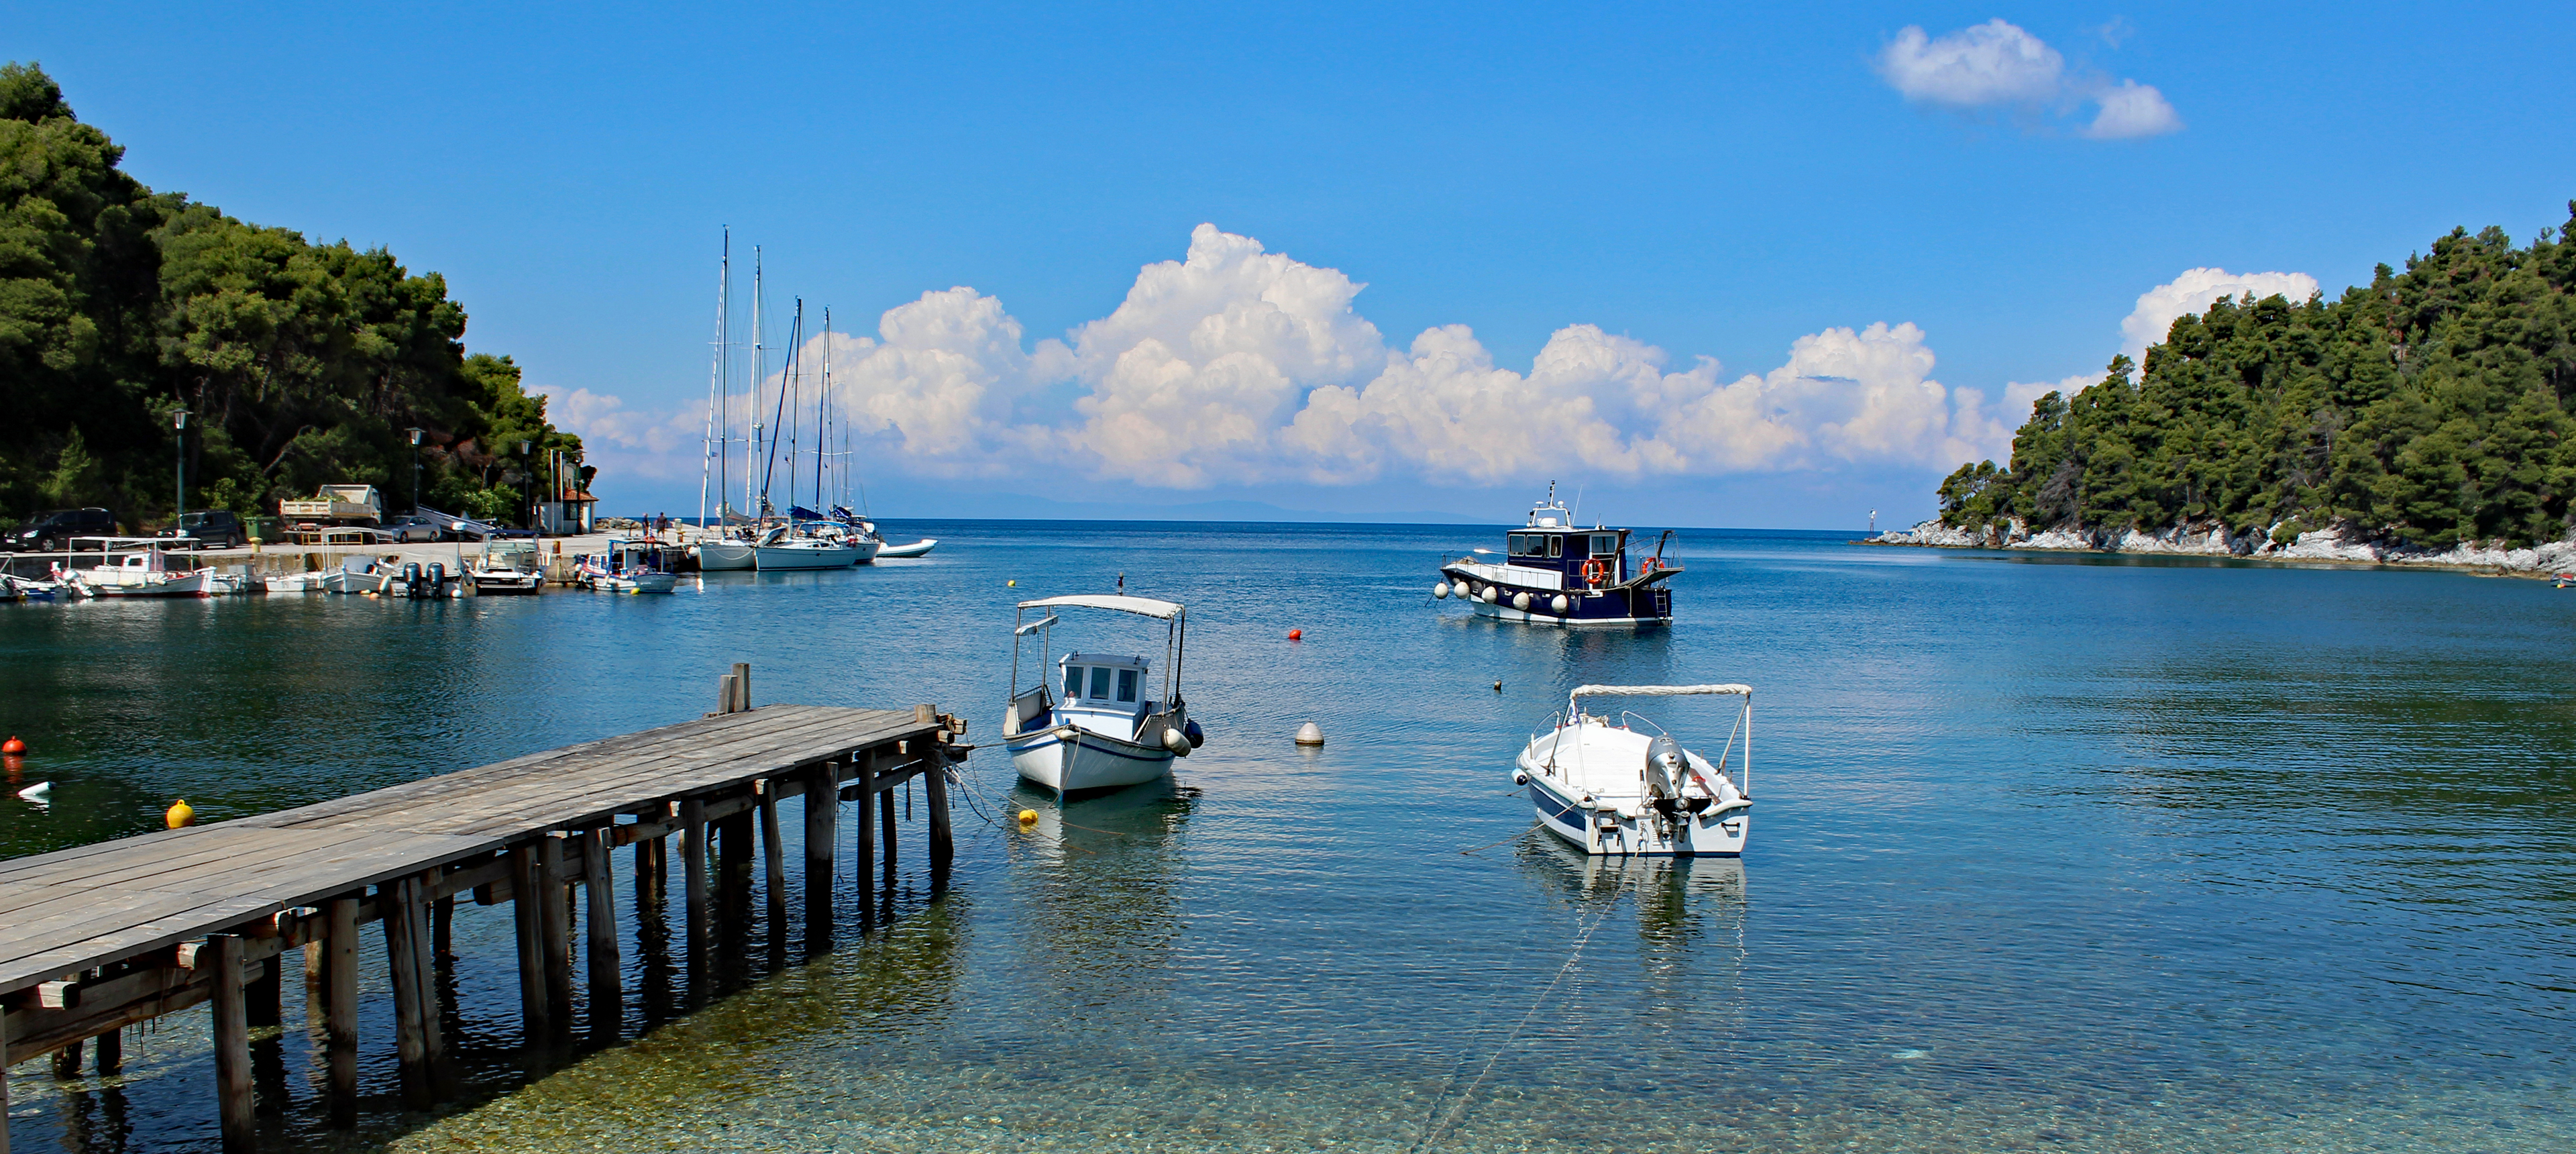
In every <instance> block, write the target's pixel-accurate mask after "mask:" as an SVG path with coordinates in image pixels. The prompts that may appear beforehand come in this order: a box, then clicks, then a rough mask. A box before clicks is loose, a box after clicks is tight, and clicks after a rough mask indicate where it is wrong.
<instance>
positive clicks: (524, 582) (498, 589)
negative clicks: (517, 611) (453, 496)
mask: <svg viewBox="0 0 2576 1154" xmlns="http://www.w3.org/2000/svg"><path fill="white" fill-rule="evenodd" d="M545 591H546V579H545V578H544V577H543V576H541V575H539V574H535V573H506V574H504V573H477V574H475V575H474V595H475V596H477V597H532V596H535V595H536V594H539V593H543V592H545Z"/></svg>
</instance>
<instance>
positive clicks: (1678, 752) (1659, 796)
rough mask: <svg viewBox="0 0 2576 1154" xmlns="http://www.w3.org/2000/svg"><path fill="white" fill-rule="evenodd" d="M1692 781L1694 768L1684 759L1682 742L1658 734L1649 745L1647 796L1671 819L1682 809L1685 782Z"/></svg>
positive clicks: (1647, 756) (1659, 810)
mask: <svg viewBox="0 0 2576 1154" xmlns="http://www.w3.org/2000/svg"><path fill="white" fill-rule="evenodd" d="M1689 778H1690V766H1689V764H1688V763H1686V762H1684V761H1683V760H1682V747H1681V743H1680V742H1677V741H1674V740H1673V739H1672V738H1671V737H1670V736H1667V735H1662V734H1658V735H1656V737H1655V739H1654V740H1653V741H1649V742H1647V743H1646V797H1647V798H1648V799H1649V800H1651V801H1652V802H1653V803H1654V806H1655V809H1656V811H1657V812H1659V813H1662V814H1663V815H1664V816H1666V817H1670V816H1672V814H1673V811H1674V810H1676V809H1679V808H1681V801H1682V782H1684V781H1686V780H1689Z"/></svg>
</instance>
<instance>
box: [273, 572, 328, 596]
mask: <svg viewBox="0 0 2576 1154" xmlns="http://www.w3.org/2000/svg"><path fill="white" fill-rule="evenodd" d="M324 576H325V574H321V573H272V574H270V575H269V576H268V578H267V579H266V580H264V581H262V582H261V583H260V589H259V591H260V592H264V593H319V592H321V591H322V580H323V578H324Z"/></svg>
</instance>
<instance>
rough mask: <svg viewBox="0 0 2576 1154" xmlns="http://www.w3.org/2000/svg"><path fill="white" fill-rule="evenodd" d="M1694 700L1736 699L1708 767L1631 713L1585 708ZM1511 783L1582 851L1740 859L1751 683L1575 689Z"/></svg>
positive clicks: (1747, 822)
mask: <svg viewBox="0 0 2576 1154" xmlns="http://www.w3.org/2000/svg"><path fill="white" fill-rule="evenodd" d="M1696 696H1721V697H1737V698H1741V699H1742V704H1741V706H1740V707H1739V710H1738V712H1737V713H1736V717H1735V725H1734V728H1733V730H1732V731H1731V732H1729V733H1728V734H1727V738H1726V744H1725V745H1724V746H1722V747H1720V749H1719V750H1718V758H1717V761H1716V762H1715V763H1714V764H1712V763H1711V762H1710V761H1709V760H1708V759H1707V758H1705V757H1702V756H1700V755H1699V754H1697V753H1695V752H1692V751H1691V750H1688V749H1685V748H1683V747H1682V744H1681V742H1679V741H1678V740H1676V739H1675V738H1673V737H1672V735H1670V734H1668V733H1666V732H1664V729H1663V727H1662V726H1659V725H1656V724H1655V723H1654V722H1652V721H1648V720H1646V719H1645V718H1643V717H1639V716H1637V715H1636V714H1635V713H1633V712H1628V711H1622V712H1621V713H1620V714H1619V715H1618V716H1617V717H1615V718H1614V717H1601V716H1596V715H1593V714H1588V713H1585V712H1583V699H1584V698H1586V697H1696ZM1640 726H1642V727H1643V728H1642V729H1641V728H1639V727H1640ZM1730 767H1731V768H1733V769H1734V771H1735V773H1734V775H1733V776H1729V775H1728V773H1727V770H1728V769H1729V768H1730ZM1512 780H1513V781H1514V782H1516V783H1518V784H1521V785H1526V786H1528V787H1529V791H1530V804H1531V805H1532V806H1533V807H1535V808H1536V809H1537V810H1538V818H1539V823H1540V824H1542V825H1545V826H1546V827H1547V829H1548V832H1550V833H1553V834H1555V835H1557V836H1558V837H1561V838H1564V839H1565V840H1566V841H1568V842H1571V843H1573V844H1575V845H1577V846H1580V847H1582V848H1583V850H1584V852H1586V853H1593V854H1623V855H1625V854H1634V855H1646V856H1673V857H1688V856H1693V855H1710V856H1717V857H1735V856H1739V855H1741V854H1742V853H1743V852H1744V839H1745V836H1746V834H1747V833H1748V832H1750V829H1751V826H1752V815H1753V687H1752V686H1749V685H1586V686H1582V687H1579V688H1577V689H1576V690H1575V691H1574V692H1573V693H1572V694H1569V695H1568V696H1567V698H1566V703H1565V712H1564V713H1563V714H1560V715H1558V716H1557V717H1556V718H1555V719H1554V724H1553V725H1551V726H1550V727H1549V729H1548V730H1547V731H1546V732H1543V733H1539V734H1537V735H1534V736H1532V737H1531V738H1530V742H1529V745H1528V746H1527V747H1525V748H1523V749H1522V750H1521V754H1520V758H1519V761H1518V765H1517V768H1516V769H1515V770H1514V771H1513V773H1512Z"/></svg>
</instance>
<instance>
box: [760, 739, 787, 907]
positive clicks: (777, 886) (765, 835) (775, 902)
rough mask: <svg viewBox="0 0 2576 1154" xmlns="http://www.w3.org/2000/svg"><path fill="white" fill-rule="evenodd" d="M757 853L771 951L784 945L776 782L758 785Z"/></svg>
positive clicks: (783, 854) (783, 853)
mask: <svg viewBox="0 0 2576 1154" xmlns="http://www.w3.org/2000/svg"><path fill="white" fill-rule="evenodd" d="M758 788H759V790H760V852H761V861H762V864H763V865H764V866H766V867H767V870H766V872H767V874H768V879H769V900H768V901H767V902H766V903H764V904H766V905H767V906H768V907H769V941H770V945H771V946H773V947H777V946H784V945H786V944H787V847H786V846H785V845H783V844H780V843H781V841H782V840H783V839H781V838H780V836H779V833H778V779H777V778H774V777H773V778H770V779H768V780H766V781H763V782H761V783H759V786H758Z"/></svg>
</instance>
